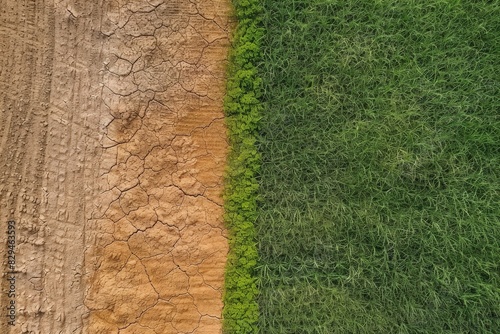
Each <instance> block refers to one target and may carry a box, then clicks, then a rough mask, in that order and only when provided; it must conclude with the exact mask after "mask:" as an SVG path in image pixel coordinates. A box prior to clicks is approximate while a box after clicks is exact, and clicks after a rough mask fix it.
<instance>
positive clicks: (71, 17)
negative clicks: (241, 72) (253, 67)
mask: <svg viewBox="0 0 500 334" xmlns="http://www.w3.org/2000/svg"><path fill="white" fill-rule="evenodd" d="M229 17H230V13H229V1H228V0H128V1H125V0H116V1H112V0H86V1H76V0H61V1H57V0H52V1H48V0H0V52H1V53H0V227H1V229H0V240H1V243H2V246H1V247H0V257H1V259H2V263H3V266H2V284H1V286H2V294H1V297H0V302H1V310H2V311H1V318H0V319H1V320H0V333H16V334H17V333H40V334H55V333H102V334H108V333H120V334H132V333H137V334H159V333H203V334H211V333H221V311H222V306H223V305H222V289H223V274H224V266H225V261H226V255H227V251H228V245H227V238H226V231H225V230H224V227H223V222H222V214H223V209H222V199H221V191H222V175H223V171H224V166H225V160H226V153H227V141H226V129H225V125H224V119H223V113H222V98H223V94H224V70H225V64H226V58H227V49H228V46H229V37H228V36H229V28H230V25H231V22H230V20H229ZM9 219H12V220H15V222H16V243H15V254H16V258H15V271H14V273H11V268H10V267H9V266H8V261H7V259H8V254H7V252H8V249H9V248H8V246H7V245H8V243H7V222H8V220H9ZM11 276H14V277H15V297H14V298H11V297H9V296H8V294H7V292H8V291H9V289H12V285H11V284H10V283H9V281H8V278H9V277H11ZM12 300H14V302H15V308H16V314H15V317H16V319H15V325H14V326H12V325H9V323H8V321H9V318H8V317H7V314H8V310H7V307H8V306H9V305H10V303H12Z"/></svg>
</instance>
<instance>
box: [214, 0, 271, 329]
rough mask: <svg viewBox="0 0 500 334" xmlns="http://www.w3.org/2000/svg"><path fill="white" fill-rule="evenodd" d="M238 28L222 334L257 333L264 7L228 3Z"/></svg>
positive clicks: (230, 106) (228, 102)
mask: <svg viewBox="0 0 500 334" xmlns="http://www.w3.org/2000/svg"><path fill="white" fill-rule="evenodd" d="M232 4H233V9H234V16H235V18H236V19H237V25H236V28H235V29H234V35H233V37H232V47H231V51H230V54H229V65H228V79H227V87H226V89H227V90H226V97H225V101H224V109H225V114H226V124H227V128H228V134H229V144H230V148H229V156H228V168H227V171H226V178H225V190H224V209H225V217H224V219H225V223H226V227H227V228H228V233H229V254H228V258H227V264H226V273H225V291H224V297H223V299H224V310H223V328H224V333H254V332H257V321H258V316H259V310H258V304H257V301H256V298H257V294H258V289H257V284H256V279H255V274H254V271H255V266H256V264H257V259H258V255H257V246H256V232H255V227H254V222H255V220H256V217H257V197H258V193H257V190H258V182H257V178H256V177H257V174H258V172H259V168H260V154H259V153H258V151H257V147H256V137H257V131H258V125H259V119H260V115H261V110H262V106H261V104H260V102H259V97H260V94H261V87H262V80H261V78H260V77H259V75H258V70H257V67H256V64H257V63H258V61H259V60H260V57H261V53H260V45H259V41H260V39H261V38H262V36H263V34H264V30H263V28H262V27H261V24H260V20H261V19H260V17H261V12H262V7H261V5H260V3H259V1H258V0H232Z"/></svg>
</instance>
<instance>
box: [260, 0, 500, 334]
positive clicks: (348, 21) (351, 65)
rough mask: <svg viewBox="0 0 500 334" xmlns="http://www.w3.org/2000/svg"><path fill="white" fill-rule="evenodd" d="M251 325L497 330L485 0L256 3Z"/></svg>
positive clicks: (493, 66) (499, 11) (497, 145)
mask: <svg viewBox="0 0 500 334" xmlns="http://www.w3.org/2000/svg"><path fill="white" fill-rule="evenodd" d="M262 3H263V7H264V13H265V14H264V16H263V22H264V26H265V30H266V35H265V37H264V39H263V41H262V52H263V60H262V63H261V67H260V70H261V71H260V73H261V76H262V78H263V88H264V95H263V101H264V103H265V104H264V105H265V109H264V112H263V113H262V115H263V119H262V121H261V128H260V135H261V138H260V140H259V151H260V152H261V154H262V166H261V170H260V174H259V180H260V181H259V182H260V185H259V194H260V195H261V197H262V205H261V206H259V211H258V219H257V223H256V228H257V240H258V242H259V243H258V251H259V266H258V277H259V280H258V287H259V290H260V296H259V299H258V300H259V307H260V318H259V330H260V332H261V333H265V334H272V333H328V334H331V333H384V334H385V333H450V334H457V333H497V332H498V329H499V328H500V268H499V264H500V220H499V217H500V206H499V205H498V203H500V177H499V174H500V169H499V166H500V114H499V110H500V99H499V96H500V77H499V75H498V69H499V68H500V4H499V2H498V1H451V0H450V1H441V0H439V1H438V0H429V1H390V0H382V1H373V0H359V1H335V0H293V1H276V0H262Z"/></svg>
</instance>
